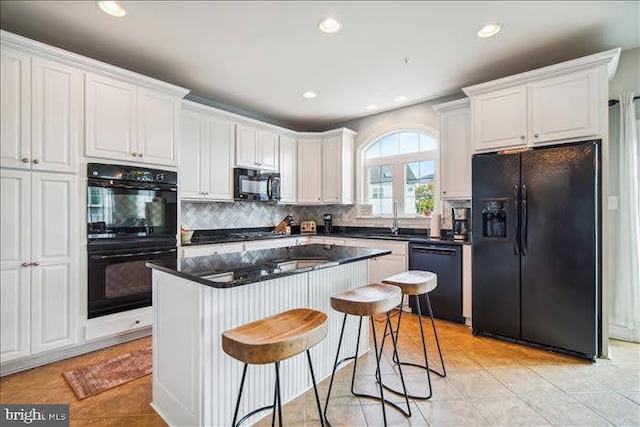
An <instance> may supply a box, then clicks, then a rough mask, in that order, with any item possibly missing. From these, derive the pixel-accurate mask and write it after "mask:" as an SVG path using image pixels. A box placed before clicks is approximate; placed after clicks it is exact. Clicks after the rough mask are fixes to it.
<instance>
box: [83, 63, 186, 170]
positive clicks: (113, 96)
mask: <svg viewBox="0 0 640 427" xmlns="http://www.w3.org/2000/svg"><path fill="white" fill-rule="evenodd" d="M86 91H87V96H86V98H87V103H86V147H87V148H86V154H87V156H88V157H100V158H106V159H111V160H126V161H133V162H144V163H152V164H157V165H166V166H175V165H176V163H177V162H176V159H177V132H178V117H179V115H178V114H179V109H180V105H179V99H178V98H177V97H174V96H170V95H165V94H163V93H161V92H156V91H152V90H149V89H145V88H142V87H138V86H136V85H133V84H129V83H127V82H124V81H121V80H117V79H113V78H110V77H105V76H102V75H97V74H93V73H87V76H86Z"/></svg>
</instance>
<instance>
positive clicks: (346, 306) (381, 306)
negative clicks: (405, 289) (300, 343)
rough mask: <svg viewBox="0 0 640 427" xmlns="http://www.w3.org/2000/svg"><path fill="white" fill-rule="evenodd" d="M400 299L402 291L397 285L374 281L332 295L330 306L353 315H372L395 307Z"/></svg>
mask: <svg viewBox="0 0 640 427" xmlns="http://www.w3.org/2000/svg"><path fill="white" fill-rule="evenodd" d="M400 301H402V292H401V291H400V289H399V288H398V287H397V286H392V285H383V284H379V283H374V284H371V285H366V286H361V287H359V288H355V289H350V290H348V291H346V292H342V293H341V294H338V295H334V296H332V297H331V307H332V308H333V309H334V310H336V311H339V312H341V313H346V314H352V315H354V316H374V315H376V314H380V313H386V312H387V311H389V310H391V309H392V308H394V307H397V306H398V305H399V304H400Z"/></svg>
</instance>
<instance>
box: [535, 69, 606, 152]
mask: <svg viewBox="0 0 640 427" xmlns="http://www.w3.org/2000/svg"><path fill="white" fill-rule="evenodd" d="M598 76H599V70H598V69H591V70H586V71H580V72H576V73H570V74H566V75H563V76H558V77H554V78H549V79H545V80H542V81H540V82H537V83H533V84H531V86H530V87H529V100H530V103H529V118H530V129H531V131H530V133H531V135H530V139H531V141H532V142H533V144H537V143H542V142H548V141H554V140H561V139H570V138H578V137H583V136H584V137H588V136H596V135H598V134H599V133H600V126H599V121H598V110H599V108H598V106H599V104H600V102H599V93H598Z"/></svg>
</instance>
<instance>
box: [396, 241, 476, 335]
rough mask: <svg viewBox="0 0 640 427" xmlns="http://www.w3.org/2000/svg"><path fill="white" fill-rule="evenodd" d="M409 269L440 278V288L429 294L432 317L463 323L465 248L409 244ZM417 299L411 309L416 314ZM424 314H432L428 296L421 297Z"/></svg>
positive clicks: (421, 307) (410, 303)
mask: <svg viewBox="0 0 640 427" xmlns="http://www.w3.org/2000/svg"><path fill="white" fill-rule="evenodd" d="M409 270H423V271H431V272H432V273H435V274H437V275H438V286H437V287H436V288H435V289H434V290H433V291H431V292H429V299H430V300H431V307H432V308H433V316H434V317H437V318H438V319H444V320H449V321H452V322H457V323H464V317H463V316H462V246H460V245H439V244H437V245H436V244H421V243H410V244H409ZM414 300H415V299H414V298H410V299H409V306H410V307H411V309H412V311H413V312H414V313H415V312H416V305H415V301H414ZM420 310H421V311H422V315H423V316H425V315H427V316H428V314H429V311H428V308H427V302H426V299H425V297H423V296H421V297H420Z"/></svg>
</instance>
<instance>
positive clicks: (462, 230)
mask: <svg viewBox="0 0 640 427" xmlns="http://www.w3.org/2000/svg"><path fill="white" fill-rule="evenodd" d="M451 218H452V221H453V238H454V240H468V239H469V221H470V220H471V209H469V208H451Z"/></svg>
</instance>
